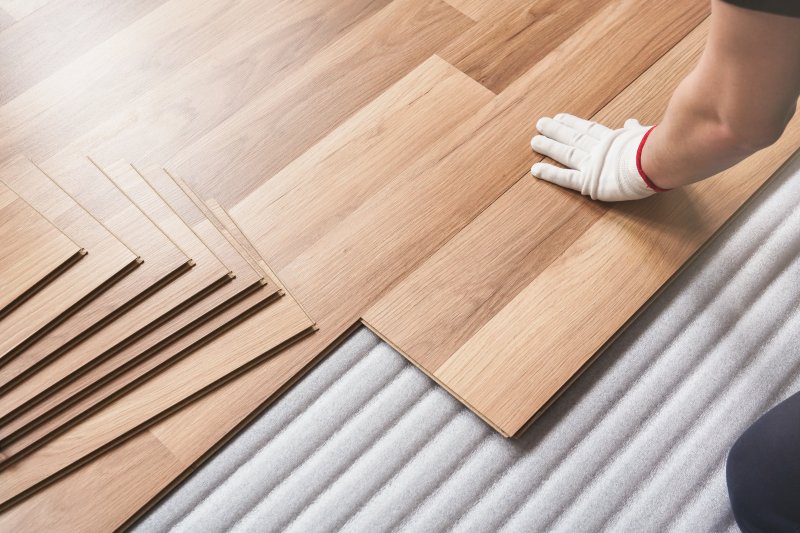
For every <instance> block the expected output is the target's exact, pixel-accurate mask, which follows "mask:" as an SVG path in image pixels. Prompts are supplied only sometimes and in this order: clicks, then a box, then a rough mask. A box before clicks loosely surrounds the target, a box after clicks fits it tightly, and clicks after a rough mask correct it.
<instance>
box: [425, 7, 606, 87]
mask: <svg viewBox="0 0 800 533" xmlns="http://www.w3.org/2000/svg"><path fill="white" fill-rule="evenodd" d="M609 2H610V0H591V1H584V2H561V1H559V0H533V1H528V2H524V3H523V2H513V3H512V6H513V7H514V9H507V7H508V6H504V5H500V6H493V8H494V9H497V10H498V11H496V12H495V11H493V12H492V16H489V17H486V18H483V17H482V20H481V21H480V22H479V23H478V24H476V25H475V26H473V27H472V28H470V29H469V30H467V31H465V32H464V33H462V34H461V35H460V36H458V37H457V38H456V39H454V40H453V41H451V42H450V43H449V44H447V45H446V46H445V47H444V49H443V50H441V51H440V52H439V55H440V56H441V57H442V58H443V59H445V60H447V61H449V62H450V63H452V64H453V65H454V66H455V67H456V68H458V69H460V70H462V71H463V72H465V73H466V74H468V75H469V76H470V77H472V78H473V79H475V80H476V81H478V82H480V83H481V84H483V85H484V86H485V87H487V88H488V89H489V90H491V91H492V92H494V93H500V92H502V91H503V90H504V89H505V88H506V87H508V86H509V85H510V84H511V82H513V81H514V80H515V79H516V78H517V77H518V76H519V75H521V74H522V73H524V72H525V71H527V70H528V69H530V68H531V67H532V66H533V65H535V64H536V63H537V62H538V61H539V60H540V59H542V58H543V57H545V56H546V55H547V54H548V53H550V52H551V51H552V50H554V49H555V48H556V47H557V46H558V45H559V44H560V43H561V42H562V41H564V40H565V39H566V38H567V37H569V36H570V35H572V33H574V32H575V30H576V29H577V28H578V27H580V25H581V24H583V23H584V22H586V21H587V20H589V18H591V17H592V16H593V15H594V14H595V13H597V11H599V10H600V9H601V8H602V7H603V6H605V5H607V4H608V3H609ZM484 5H493V3H491V2H486V3H484ZM503 8H506V9H503ZM484 9H485V8H484Z"/></svg>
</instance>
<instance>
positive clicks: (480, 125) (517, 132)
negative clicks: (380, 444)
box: [232, 0, 707, 327]
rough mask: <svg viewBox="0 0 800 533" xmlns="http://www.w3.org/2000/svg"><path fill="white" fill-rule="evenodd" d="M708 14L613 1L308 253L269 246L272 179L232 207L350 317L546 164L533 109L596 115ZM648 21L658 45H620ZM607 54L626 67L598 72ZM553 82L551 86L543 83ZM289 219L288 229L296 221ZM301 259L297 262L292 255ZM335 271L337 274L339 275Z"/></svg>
mask: <svg viewBox="0 0 800 533" xmlns="http://www.w3.org/2000/svg"><path fill="white" fill-rule="evenodd" d="M706 14H707V6H705V5H703V6H699V5H698V4H697V3H695V2H692V1H690V0H689V1H687V0H683V1H682V2H680V3H670V4H662V5H659V6H658V7H657V8H654V7H653V6H647V7H646V8H645V7H644V6H642V5H641V4H640V3H638V2H621V3H614V4H611V5H609V6H608V7H607V8H606V9H604V10H602V11H601V12H600V13H599V14H598V15H597V16H595V17H594V18H593V19H592V21H591V22H590V23H587V24H585V25H584V26H582V27H581V29H580V30H579V31H578V32H576V33H575V34H574V35H573V36H572V37H571V38H570V39H568V40H567V41H565V42H564V43H563V44H562V45H561V46H560V47H559V48H557V49H556V50H555V51H553V52H552V53H551V54H549V55H548V56H547V58H545V59H544V60H542V61H541V62H539V63H538V64H537V65H536V66H535V67H533V68H532V69H531V70H530V71H529V72H528V73H526V74H525V75H523V76H522V77H520V78H519V79H518V80H517V81H516V82H515V83H514V84H512V86H510V87H509V89H507V90H506V91H504V92H503V93H502V94H501V95H499V96H497V97H495V98H494V99H492V101H491V102H489V103H488V104H487V105H486V106H484V107H483V108H481V109H480V110H479V111H478V112H477V113H476V114H475V115H474V116H473V117H471V118H469V119H468V120H466V121H465V122H464V123H462V124H461V125H459V126H458V127H457V128H456V129H455V130H454V131H452V132H451V133H450V134H448V135H445V136H441V137H439V138H437V139H435V140H434V141H433V142H432V145H431V147H430V148H429V150H439V149H441V147H442V146H443V147H444V150H443V152H444V153H445V154H446V155H445V156H444V157H440V158H436V159H435V160H434V162H433V163H432V164H415V165H412V166H411V167H409V168H408V169H406V170H404V171H403V172H401V173H400V174H398V175H396V176H394V177H392V178H391V179H389V180H387V181H386V183H385V185H384V186H383V187H382V188H381V189H380V190H379V191H378V192H376V193H375V194H373V195H372V196H370V197H369V198H367V199H366V201H364V202H363V203H362V204H361V205H359V206H358V207H357V208H356V209H354V210H353V211H352V212H351V213H350V214H349V215H347V216H346V217H344V218H343V219H341V220H339V221H337V223H336V224H335V225H332V226H331V227H330V228H329V230H328V232H327V233H326V234H325V236H324V238H321V239H319V240H317V241H316V242H314V243H313V245H311V246H310V247H307V248H306V249H299V248H297V249H295V248H292V249H291V250H289V251H288V252H287V250H285V249H280V248H276V247H271V246H269V245H268V244H267V243H268V242H272V240H273V239H275V236H274V233H275V232H274V231H272V232H271V233H270V234H269V235H268V234H265V233H264V232H263V231H262V228H263V227H264V217H265V216H266V215H268V213H269V211H268V210H267V209H265V208H264V206H265V205H268V203H269V201H268V200H267V199H268V198H269V197H270V194H271V193H270V191H271V184H270V182H271V180H268V181H267V182H266V183H265V184H264V185H263V186H262V187H261V188H259V189H258V190H256V191H255V192H254V193H252V194H251V195H250V196H248V198H247V199H246V200H244V201H243V202H241V203H240V204H238V205H237V206H236V207H235V208H234V209H233V211H232V214H233V215H234V217H235V218H236V220H237V222H239V223H240V226H242V228H243V229H244V231H245V233H246V234H247V235H248V237H249V238H250V239H251V240H252V241H253V242H254V243H255V244H256V246H257V247H258V248H259V250H261V251H262V253H263V254H264V256H265V258H266V260H267V262H268V263H269V264H270V265H271V266H273V268H275V269H276V271H277V273H278V275H279V276H280V277H281V280H282V281H283V283H284V284H285V285H286V286H287V288H289V290H290V291H292V293H293V294H295V295H296V297H297V298H298V300H299V301H301V302H302V303H303V305H307V306H308V307H307V308H308V311H309V313H311V314H312V316H314V317H315V318H316V319H317V320H320V321H321V320H322V317H323V316H328V315H331V314H336V315H337V316H339V317H341V318H340V319H342V320H344V319H345V317H346V314H345V313H343V312H342V310H341V307H340V306H341V301H342V300H345V299H346V300H347V301H348V302H349V303H350V304H351V305H353V306H354V307H355V308H356V309H357V311H356V312H357V315H356V317H358V316H360V315H361V314H362V313H363V312H364V311H365V310H366V309H368V308H369V306H370V304H371V302H372V301H374V300H375V299H376V298H378V297H379V296H380V294H381V293H382V292H383V291H384V290H385V289H386V288H388V287H390V286H391V285H392V284H393V283H395V282H397V281H398V280H399V279H402V278H403V277H405V276H406V275H407V274H408V273H410V272H411V271H412V270H413V269H414V268H415V267H416V266H417V265H418V264H419V262H421V261H422V260H424V259H425V258H427V257H428V256H429V255H430V254H432V253H433V252H434V251H435V250H436V249H438V248H439V247H441V246H442V244H444V243H445V242H446V241H447V240H449V239H450V238H451V237H452V236H453V235H455V234H456V233H457V232H458V231H459V230H460V229H461V228H463V227H464V226H465V225H466V224H468V223H469V222H470V221H471V220H472V219H473V218H474V217H475V216H476V214H477V213H480V212H481V211H482V210H484V209H485V208H486V207H488V206H489V205H490V204H491V203H492V202H493V201H494V200H495V199H496V198H498V197H499V196H500V195H501V194H502V193H503V192H504V191H505V190H506V189H508V188H509V187H510V186H511V185H513V183H515V182H516V181H517V180H518V179H519V178H521V177H522V176H525V175H527V174H528V169H529V168H530V165H531V163H532V162H533V160H534V155H533V153H532V152H531V149H530V144H529V140H525V139H530V137H531V136H532V133H533V131H534V126H533V120H532V119H531V117H538V116H542V115H547V114H549V113H555V112H558V111H563V110H565V109H566V110H567V111H571V112H574V113H576V114H578V115H584V116H586V115H592V114H593V113H595V112H596V111H598V110H599V109H600V108H601V107H602V106H603V105H604V104H605V103H606V102H607V100H610V99H611V98H610V97H609V96H608V95H609V94H615V93H618V92H619V91H621V90H622V89H623V88H624V87H625V86H626V85H628V84H629V83H630V82H631V81H632V80H634V79H635V78H636V77H637V76H638V75H639V74H641V73H642V72H643V71H645V70H646V69H647V67H648V66H650V65H651V64H652V63H653V62H654V61H655V60H656V59H657V58H658V57H660V56H661V55H662V54H663V53H664V52H666V51H667V50H669V48H670V47H671V46H672V45H673V44H674V43H675V42H677V41H679V40H680V39H681V38H682V37H684V36H685V35H686V34H687V33H688V32H689V31H690V30H691V29H692V28H693V27H694V26H696V25H697V24H698V23H699V22H700V21H701V20H702V18H703V16H704V15H706ZM634 22H636V24H634ZM637 24H639V25H641V26H643V27H647V28H650V29H651V31H652V32H653V33H654V34H659V35H660V39H659V40H658V41H656V42H657V43H658V45H656V44H653V43H651V44H650V45H649V46H646V47H644V46H643V47H642V50H643V53H642V54H639V55H637V56H634V57H630V56H629V54H626V53H624V52H623V50H622V49H621V48H620V46H619V42H620V41H623V42H628V43H630V44H631V46H636V45H635V44H633V43H635V42H636V40H637V39H642V41H641V42H640V43H639V44H641V45H643V44H644V42H645V40H646V39H648V38H646V37H644V35H643V34H642V32H641V29H640V28H639V29H636V28H637ZM647 42H650V41H649V40H647ZM597 57H603V58H604V59H605V60H606V61H609V62H610V64H614V65H618V69H615V70H614V71H613V72H611V71H607V70H602V71H600V72H596V71H597V68H596V58H597ZM586 76H594V77H595V79H596V82H597V84H596V85H591V86H583V85H581V86H577V85H576V84H575V83H574V79H575V77H578V78H581V77H586ZM467 79H470V78H467ZM542 79H546V80H548V83H541V80H542ZM470 81H474V80H471V79H470ZM427 123H428V122H427V120H426V124H427ZM316 178H317V179H318V183H319V185H318V188H317V190H318V191H322V192H324V193H325V194H327V188H326V186H325V185H324V182H325V179H326V178H327V176H325V175H316ZM354 179H355V178H354ZM538 187H539V189H540V190H541V194H542V200H543V201H545V202H546V201H552V202H559V201H560V198H561V195H562V194H563V192H561V191H556V190H555V188H548V187H546V186H544V184H540V185H539V186H538ZM322 192H321V193H320V194H322ZM354 194H357V193H354ZM387 213H391V216H387ZM284 220H286V221H287V225H288V221H289V220H291V218H290V217H288V216H287V218H286V219H284ZM270 227H274V226H270ZM289 257H293V259H291V261H290V262H289V263H287V262H286V259H285V258H289ZM342 273H347V275H344V276H343V275H341V274H342ZM332 279H336V280H337V281H336V282H335V283H331V281H330V280H332ZM340 327H341V326H340ZM345 327H346V326H345Z"/></svg>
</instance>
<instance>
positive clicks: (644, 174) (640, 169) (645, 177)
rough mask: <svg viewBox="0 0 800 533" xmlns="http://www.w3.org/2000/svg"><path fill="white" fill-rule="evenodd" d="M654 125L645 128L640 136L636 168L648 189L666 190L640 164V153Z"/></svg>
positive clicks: (641, 153)
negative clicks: (647, 128)
mask: <svg viewBox="0 0 800 533" xmlns="http://www.w3.org/2000/svg"><path fill="white" fill-rule="evenodd" d="M655 128H656V127H655V126H653V127H652V128H650V129H649V130H647V131H646V132H645V133H644V135H643V136H642V140H641V141H639V147H638V148H637V149H636V170H637V171H638V172H639V177H640V178H642V180H643V181H644V184H645V185H646V186H647V188H648V189H651V190H653V191H655V192H667V191H669V190H670V189H668V188H666V187H660V186H659V185H658V184H657V183H655V182H654V181H653V179H652V178H651V177H650V176H649V175H648V174H647V172H645V170H644V165H643V164H642V155H643V153H644V147H645V144H646V143H647V139H648V137H650V134H651V133H652V132H653V130H654V129H655Z"/></svg>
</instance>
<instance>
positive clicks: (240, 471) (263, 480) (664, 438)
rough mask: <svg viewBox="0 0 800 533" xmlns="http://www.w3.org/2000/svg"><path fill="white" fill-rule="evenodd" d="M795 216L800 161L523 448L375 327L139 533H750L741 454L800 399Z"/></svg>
mask: <svg viewBox="0 0 800 533" xmlns="http://www.w3.org/2000/svg"><path fill="white" fill-rule="evenodd" d="M731 186H732V187H735V186H736V184H735V183H731ZM798 206H800V159H798V158H796V159H795V160H793V162H792V163H791V164H790V165H789V166H788V167H787V168H786V169H784V170H783V171H782V172H781V174H780V175H779V176H777V177H776V179H775V180H774V181H773V182H772V183H771V184H770V185H769V186H768V188H767V189H766V190H765V192H764V193H763V194H762V195H761V196H760V197H758V198H757V199H756V200H755V201H754V202H753V203H752V204H751V205H750V206H748V207H747V208H746V209H745V211H744V212H743V213H742V214H741V215H740V216H738V217H737V218H736V219H735V220H734V221H733V223H732V224H731V225H730V226H729V227H728V228H726V229H725V230H724V231H723V233H722V234H721V235H720V236H719V237H718V238H717V239H715V240H714V241H713V242H712V244H711V245H710V246H709V247H708V248H707V249H706V250H704V251H703V252H702V254H701V255H700V257H699V258H698V260H697V261H695V262H694V263H693V264H692V265H691V266H689V267H688V268H687V269H686V270H685V271H684V272H683V273H682V274H681V275H680V276H679V277H678V278H677V279H676V280H675V282H674V283H673V284H672V285H670V286H669V287H668V288H667V289H666V290H665V291H664V292H663V294H661V295H660V296H659V297H658V298H657V299H656V301H655V302H654V303H653V304H652V305H651V306H650V307H649V308H648V309H647V310H646V311H645V312H644V313H643V314H642V315H641V316H640V317H639V318H638V319H637V320H636V321H635V323H634V324H633V325H632V326H631V327H629V328H628V329H627V330H626V331H625V332H624V333H623V334H622V335H621V336H620V338H619V339H618V340H617V341H616V342H615V343H614V344H613V345H612V346H611V347H610V348H609V349H608V350H607V351H606V353H604V354H603V355H602V356H601V357H600V358H599V359H598V360H597V362H595V363H594V364H593V365H592V366H591V367H590V368H589V369H588V370H587V371H586V373H584V374H583V376H581V377H580V378H579V379H578V380H577V382H576V383H575V384H574V385H573V386H572V387H570V388H569V389H568V390H567V392H566V393H565V394H564V395H563V396H562V397H561V398H560V399H559V400H558V401H557V402H556V403H555V404H554V405H553V406H552V407H551V408H550V409H549V410H548V411H547V412H546V413H545V414H544V416H542V417H541V418H540V419H539V420H537V421H536V423H535V424H533V426H532V427H531V428H530V429H529V430H528V431H527V432H526V433H525V434H524V435H523V436H522V437H521V438H519V439H516V440H507V439H503V438H502V437H500V436H499V435H498V434H496V433H494V432H493V431H492V430H491V429H489V428H488V426H486V424H484V423H483V422H482V421H481V420H480V419H479V418H478V417H476V416H474V415H473V414H472V413H471V412H470V411H469V410H467V409H466V408H464V407H463V406H462V405H461V404H460V403H459V402H457V401H456V400H454V399H453V398H451V397H450V396H449V395H448V394H447V393H446V392H444V391H443V390H442V389H440V388H439V387H437V386H436V385H435V384H434V383H432V382H431V381H430V380H429V379H428V378H427V377H426V376H425V375H424V374H423V373H422V372H420V371H419V370H417V369H416V368H415V367H414V366H413V365H411V364H409V363H408V362H407V361H406V360H405V359H404V358H403V357H402V356H400V355H399V354H398V353H396V352H395V351H394V350H392V349H391V348H390V347H389V346H388V345H386V344H384V343H383V342H381V341H379V340H378V339H377V338H376V337H375V336H374V335H373V334H372V333H370V332H369V331H367V330H366V329H363V328H362V329H361V330H359V331H357V332H356V333H355V334H354V335H353V336H352V337H351V338H350V339H349V340H348V341H347V342H345V343H344V344H343V345H342V346H341V347H340V348H339V349H337V350H336V351H335V352H333V353H332V354H331V355H330V356H328V357H327V358H326V359H325V360H324V361H322V362H321V363H320V364H319V365H318V366H317V367H316V368H314V369H313V370H312V371H311V372H310V373H309V374H308V375H307V376H306V377H304V378H303V379H302V380H300V381H299V382H298V383H297V385H295V386H294V387H293V388H292V389H290V390H289V391H288V392H287V393H286V394H284V395H283V396H282V397H281V398H280V399H279V400H278V401H277V402H275V403H274V404H273V405H272V406H271V407H270V408H269V409H268V410H267V411H265V412H264V413H263V414H262V415H261V416H260V417H259V418H257V419H256V420H255V421H254V422H253V423H252V424H251V425H250V426H249V427H248V428H247V429H245V430H244V431H243V432H242V433H241V434H240V435H238V436H237V437H236V438H235V439H233V440H232V441H231V442H230V443H228V444H227V445H226V446H225V447H224V448H223V449H222V450H221V451H220V452H219V453H217V454H216V455H215V456H214V457H213V458H212V459H211V460H209V461H208V462H207V463H206V464H205V465H204V466H202V467H201V468H200V469H199V470H197V471H196V472H195V473H194V474H193V475H192V476H191V477H189V478H188V479H187V480H186V481H185V482H184V483H183V484H181V485H180V486H179V487H178V488H177V489H176V490H174V491H173V492H172V493H171V494H170V495H168V496H167V497H166V498H165V499H164V500H163V501H162V502H161V503H160V504H158V505H157V506H156V507H154V508H153V510H152V511H151V512H150V513H149V514H147V515H146V516H145V517H144V518H143V519H142V520H141V521H140V522H139V523H138V524H137V525H136V526H135V528H134V529H135V531H137V532H152V531H180V532H187V533H195V532H198V531H211V532H216V531H219V532H222V531H237V532H244V531H258V532H269V531H276V532H277V531H281V532H283V531H286V532H298V533H309V532H316V531H326V532H327V531H339V530H342V531H353V532H367V531H368V532H383V531H398V532H406V531H408V532H437V531H456V532H495V531H501V532H545V531H547V532H550V531H557V532H569V533H575V532H597V531H613V532H628V531H630V532H650V531H652V532H662V531H676V532H687V531H692V532H703V531H722V532H729V531H736V526H735V523H734V521H733V517H732V514H731V512H730V509H729V505H728V497H727V492H726V488H725V475H724V465H725V458H726V455H727V452H728V449H729V448H730V446H731V444H732V443H733V442H734V441H735V439H736V437H737V436H738V435H739V434H740V433H741V432H742V431H743V430H744V429H746V427H747V426H748V425H749V424H750V423H752V422H753V421H754V420H755V419H756V418H758V416H759V415H761V414H762V413H764V412H765V411H766V410H767V409H768V408H769V407H771V406H773V405H775V404H776V403H778V402H779V401H780V400H782V399H784V398H786V397H788V396H789V395H791V393H793V392H795V391H797V390H800V312H798V310H799V308H798V302H799V301H800V289H798V288H800V259H798V252H800V208H799V207H798ZM601 319H602V317H598V320H601Z"/></svg>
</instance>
